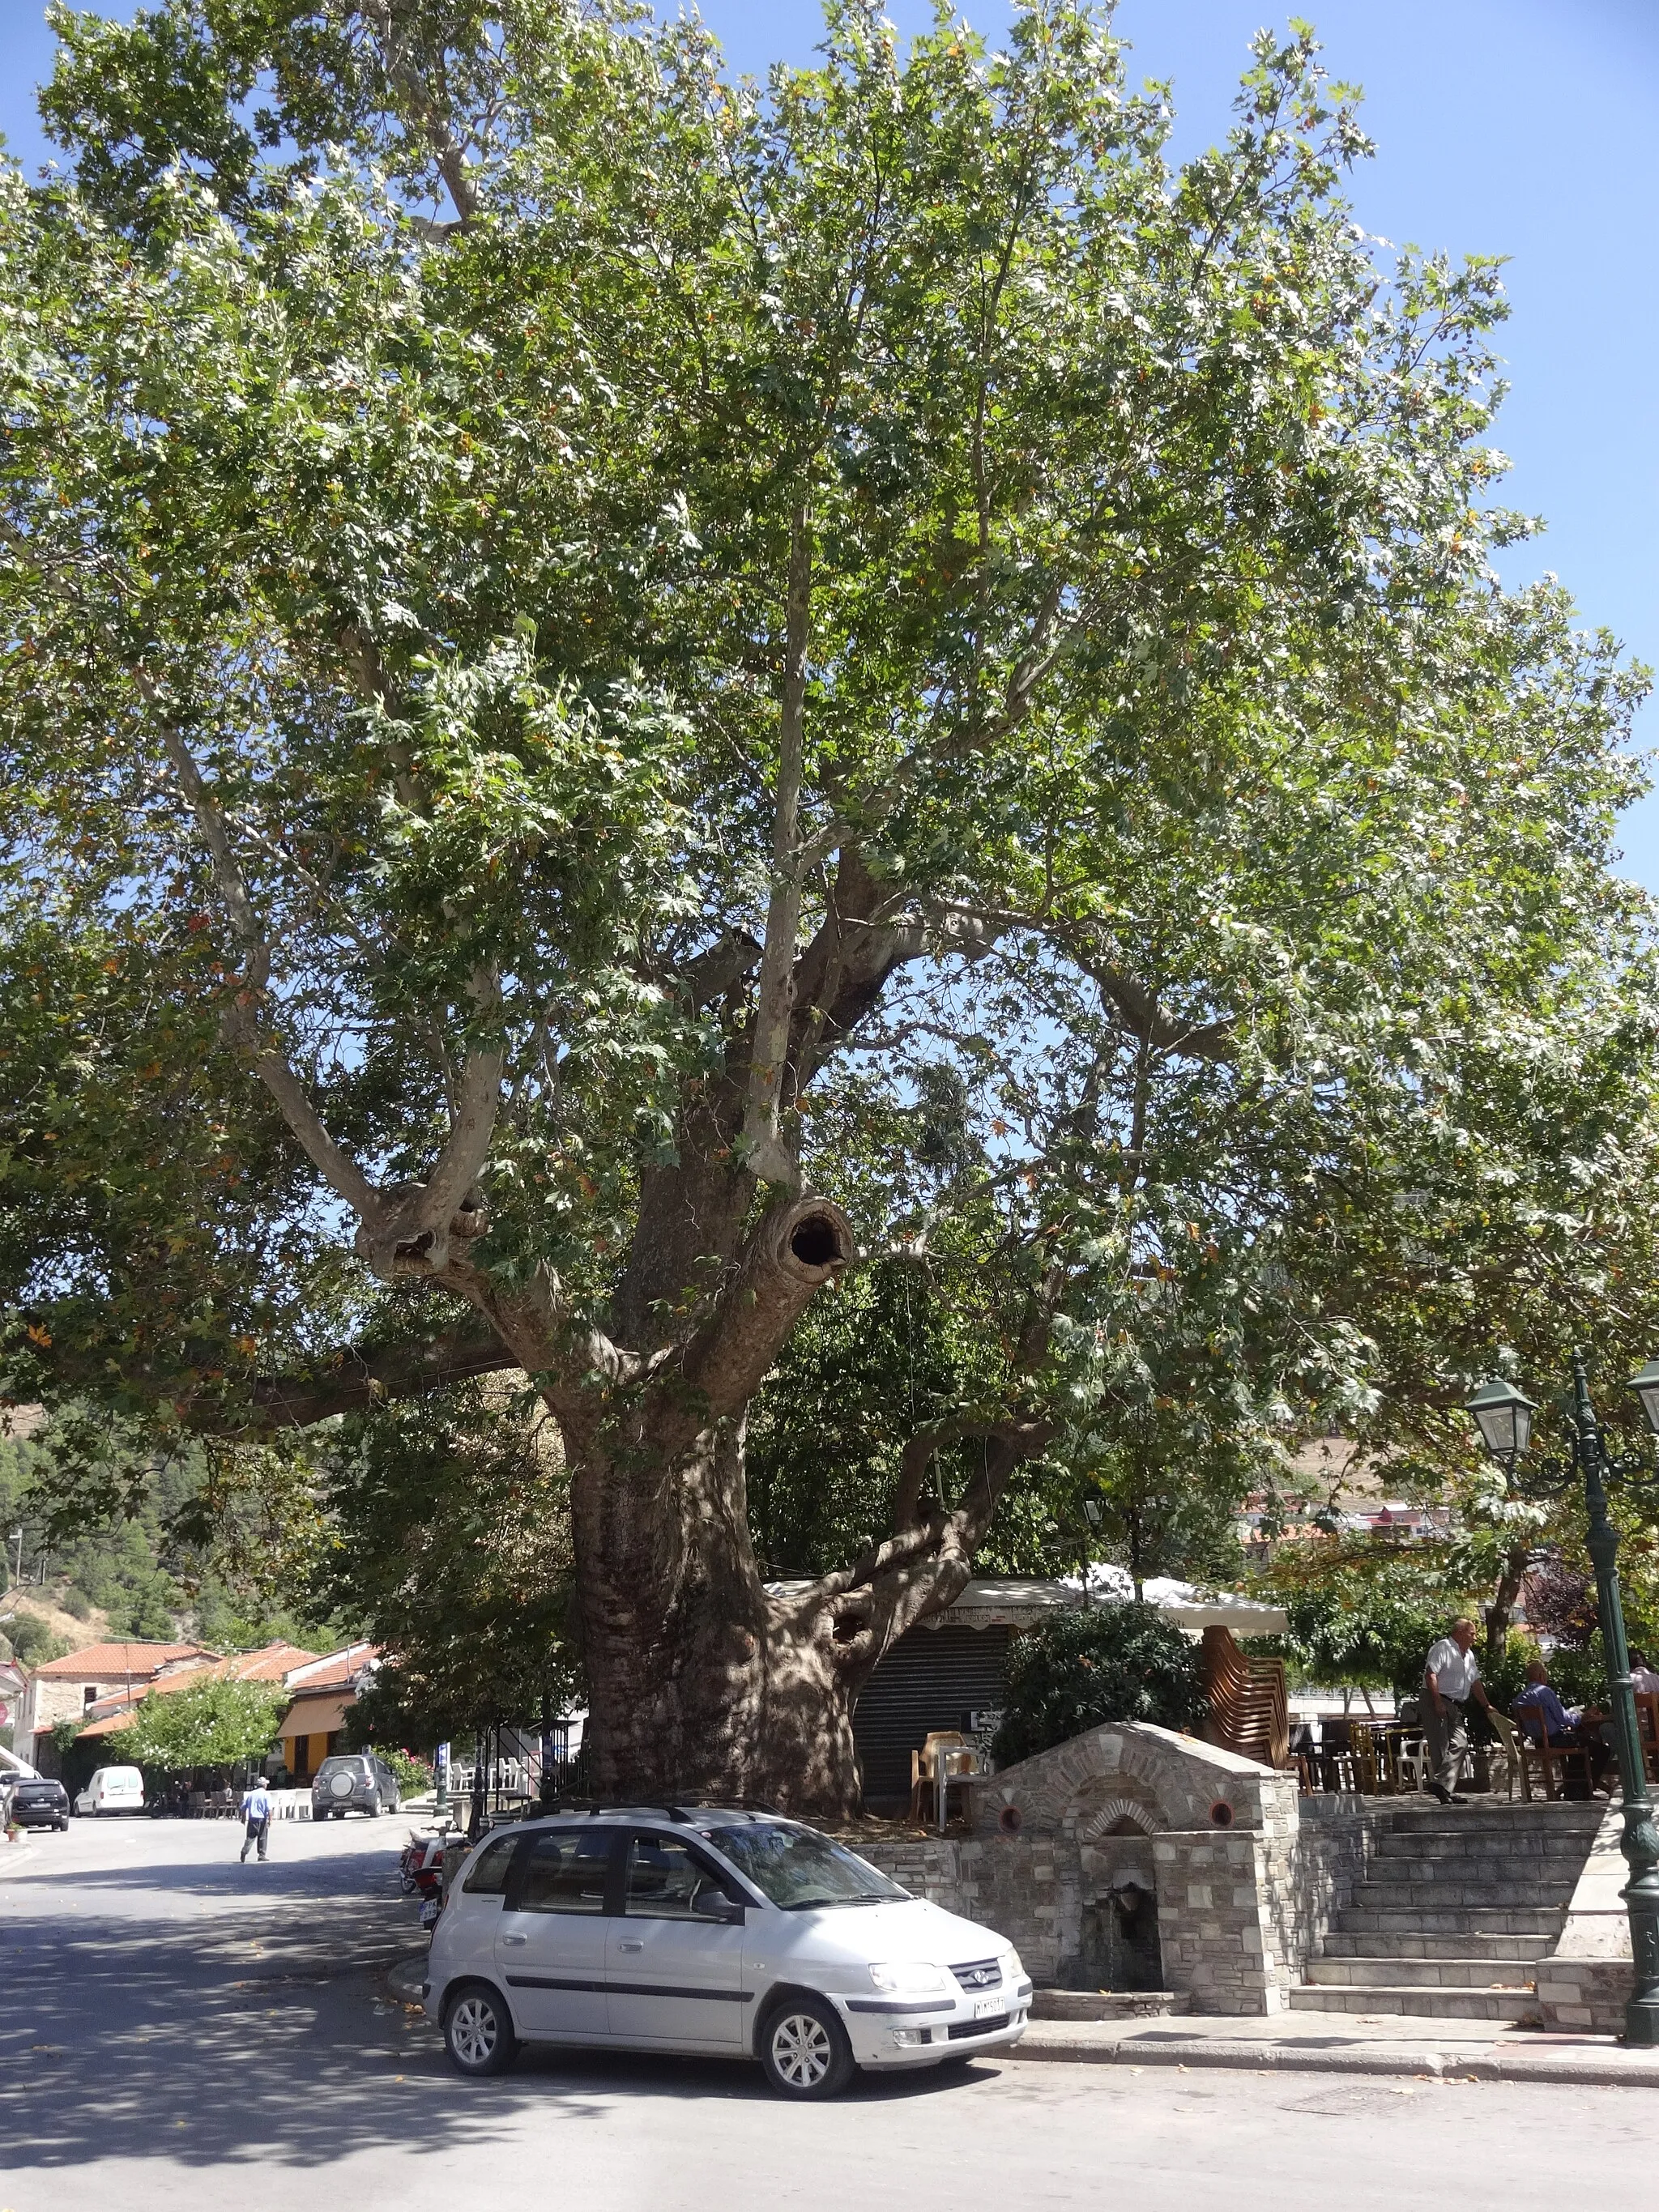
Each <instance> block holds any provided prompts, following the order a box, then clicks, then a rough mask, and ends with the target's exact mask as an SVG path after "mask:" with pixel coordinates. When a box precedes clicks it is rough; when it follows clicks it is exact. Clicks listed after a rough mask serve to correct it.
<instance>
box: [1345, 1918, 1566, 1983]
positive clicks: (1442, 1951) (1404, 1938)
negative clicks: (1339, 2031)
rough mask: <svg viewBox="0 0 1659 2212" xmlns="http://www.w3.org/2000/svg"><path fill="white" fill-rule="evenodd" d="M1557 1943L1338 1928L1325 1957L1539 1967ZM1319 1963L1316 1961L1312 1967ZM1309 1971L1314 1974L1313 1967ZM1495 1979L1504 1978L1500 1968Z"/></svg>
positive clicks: (1469, 1932) (1472, 1932)
mask: <svg viewBox="0 0 1659 2212" xmlns="http://www.w3.org/2000/svg"><path fill="white" fill-rule="evenodd" d="M1554 1940H1555V1938H1554V1936H1553V1935H1548V1936H1505V1935H1497V1936H1493V1935H1487V1934H1484V1933H1482V1932H1480V1931H1479V1930H1477V1929H1469V1928H1464V1929H1458V1930H1457V1932H1456V1933H1455V1934H1454V1935H1449V1936H1448V1935H1443V1936H1435V1935H1431V1934H1429V1933H1428V1931H1427V1930H1426V1929H1421V1928H1413V1929H1404V1930H1402V1931H1401V1932H1400V1933H1399V1934H1397V1935H1387V1934H1384V1933H1383V1931H1382V1930H1380V1929H1362V1930H1361V1931H1360V1932H1359V1933H1358V1934H1357V1935H1355V1934H1351V1933H1348V1932H1347V1931H1346V1930H1344V1929H1335V1928H1334V1929H1332V1930H1331V1932H1330V1933H1329V1935H1328V1936H1326V1938H1325V1956H1326V1957H1327V1958H1328V1959H1364V1960H1368V1961H1370V1962H1371V1963H1373V1964H1375V1965H1376V1966H1387V1965H1388V1964H1389V1962H1390V1961H1391V1960H1396V1959H1464V1960H1468V1961H1469V1963H1470V1964H1471V1965H1474V1964H1475V1963H1477V1962H1478V1961H1480V1960H1484V1959H1492V1960H1498V1961H1500V1962H1503V1963H1505V1964H1506V1963H1507V1962H1509V1961H1510V1960H1524V1961H1526V1962H1527V1963H1528V1965H1529V1966H1536V1965H1537V1963H1538V1961H1539V1960H1541V1959H1547V1957H1548V1956H1549V1953H1550V1946H1551V1944H1552V1943H1553V1942H1554ZM1318 1963H1319V1961H1318V1960H1314V1961H1313V1962H1312V1965H1313V1966H1317V1965H1318ZM1309 1971H1310V1972H1312V1966H1310V1969H1309ZM1492 1978H1493V1979H1494V1980H1499V1979H1501V1978H1502V1976H1501V1974H1499V1973H1498V1971H1497V1970H1496V1969H1494V1972H1493V1975H1492Z"/></svg>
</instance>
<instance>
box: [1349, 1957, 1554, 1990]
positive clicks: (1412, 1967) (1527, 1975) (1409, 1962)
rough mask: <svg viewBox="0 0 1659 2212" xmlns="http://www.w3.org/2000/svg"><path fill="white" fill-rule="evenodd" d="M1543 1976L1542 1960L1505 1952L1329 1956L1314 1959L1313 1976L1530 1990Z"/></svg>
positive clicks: (1387, 1984) (1416, 1986)
mask: <svg viewBox="0 0 1659 2212" xmlns="http://www.w3.org/2000/svg"><path fill="white" fill-rule="evenodd" d="M1537 1978H1538V1960H1537V1959H1535V1958H1528V1957H1521V1956H1517V1955H1516V1954H1508V1955H1505V1956H1503V1957H1492V1958H1480V1959H1465V1958H1438V1959H1431V1958H1424V1957H1418V1958H1412V1957H1408V1956H1407V1957H1401V1956H1396V1955H1391V1956H1389V1957H1388V1958H1384V1959H1376V1958H1346V1959H1342V1958H1329V1957H1327V1958H1323V1959H1311V1960H1309V1962H1308V1979H1309V1981H1310V1983H1311V1984H1314V1985H1315V1986H1316V1988H1320V1989H1330V1990H1403V1989H1413V1990H1493V1989H1502V1990H1524V1989H1530V1988H1531V1986H1532V1984H1533V1983H1534V1981H1536V1979H1537Z"/></svg>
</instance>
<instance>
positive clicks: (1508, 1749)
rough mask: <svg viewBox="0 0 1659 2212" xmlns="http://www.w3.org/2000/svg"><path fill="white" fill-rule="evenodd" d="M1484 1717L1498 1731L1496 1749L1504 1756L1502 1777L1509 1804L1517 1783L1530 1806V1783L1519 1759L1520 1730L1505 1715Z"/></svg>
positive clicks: (1513, 1798) (1523, 1764)
mask: <svg viewBox="0 0 1659 2212" xmlns="http://www.w3.org/2000/svg"><path fill="white" fill-rule="evenodd" d="M1486 1717H1487V1719H1488V1720H1490V1721H1491V1723H1492V1726H1493V1728H1495V1729H1497V1731H1498V1749H1499V1750H1500V1751H1501V1752H1502V1753H1503V1754H1504V1782H1505V1785H1506V1794H1507V1795H1508V1796H1509V1799H1510V1802H1511V1803H1513V1802H1514V1801H1515V1785H1516V1783H1517V1782H1519V1784H1521V1794H1522V1796H1523V1797H1524V1798H1525V1799H1526V1800H1527V1802H1528V1803H1529V1804H1530V1802H1532V1783H1531V1780H1530V1778H1529V1777H1528V1773H1527V1770H1526V1765H1525V1763H1524V1761H1523V1760H1522V1757H1521V1753H1520V1748H1519V1745H1520V1730H1519V1729H1517V1728H1516V1725H1515V1723H1514V1722H1513V1721H1512V1720H1511V1719H1510V1717H1509V1715H1508V1714H1507V1713H1498V1712H1491V1713H1488V1714H1487V1716H1486Z"/></svg>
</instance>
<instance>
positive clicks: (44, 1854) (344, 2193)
mask: <svg viewBox="0 0 1659 2212" xmlns="http://www.w3.org/2000/svg"><path fill="white" fill-rule="evenodd" d="M406 1826H407V1824H406V1823H405V1822H404V1821H403V1820H380V1821H377V1822H370V1821H368V1820H352V1821H350V1822H348V1823H346V1824H344V1825H337V1824H331V1825H330V1826H326V1827H321V1828H312V1827H309V1826H291V1827H288V1826H285V1827H283V1828H282V1829H281V1830H279V1831H278V1832H277V1834H276V1838H275V1842H274V1844H273V1857H272V1858H271V1859H270V1861H269V1862H268V1863H266V1864H265V1865H264V1866H263V1867H262V1866H260V1865H258V1863H250V1864H249V1865H247V1866H246V1867H241V1866H239V1865H238V1864H237V1862H236V1846H237V1844H238V1841H239V1840H240V1838H239V1837H238V1835H237V1833H236V1832H235V1831H234V1829H232V1828H231V1827H229V1826H227V1825H222V1824H220V1823H214V1822H184V1821H155V1822H152V1821H149V1820H136V1821H121V1822H110V1823H107V1824H95V1823H93V1822H91V1821H78V1822H76V1824H75V1825H74V1826H72V1827H71V1829H70V1832H69V1833H68V1834H67V1835H66V1836H57V1835H51V1836H41V1837H40V1838H37V1839H36V1841H35V1843H34V1844H33V1846H32V1848H31V1851H30V1857H29V1861H28V1865H29V1869H30V1871H29V1872H28V1873H27V1874H26V1875H21V1876H14V1877H12V1878H9V1879H5V1880H0V2212H207V2208H209V2207H213V2208H216V2212H217V2208H221V2207H223V2206H226V2205H229V2206H232V2207H236V2208H243V2207H246V2208H247V2212H302V2208H303V2212H325V2208H326V2209H327V2212H333V2208H335V2207H339V2208H343V2212H382V2208H386V2209H387V2212H390V2208H393V2207H396V2208H400V2212H428V2209H429V2212H474V2208H476V2212H508V2208H516V2207H519V2206H523V2205H530V2206H535V2207H543V2206H548V2207H552V2206H558V2205H561V2204H564V2203H576V2204H580V2206H581V2207H583V2208H584V2212H748V2208H749V2207H751V2206H752V2207H754V2208H755V2212H777V2208H788V2212H796V2209H797V2208H799V2212H848V2208H849V2207H851V2208H857V2207H866V2208H879V2207H882V2206H884V2205H890V2206H891V2207H893V2208H894V2209H895V2212H964V2208H977V2207H981V2206H984V2207H987V2208H990V2212H999V2208H1001V2207H1003V2206H1011V2205H1012V2206H1024V2205H1038V2206H1043V2207H1048V2206H1053V2207H1056V2208H1070V2207H1073V2206H1075V2207H1083V2206H1087V2207H1089V2208H1090V2212H1100V2208H1101V2207H1103V2206H1112V2207H1115V2206H1119V2205H1121V2206H1123V2207H1125V2208H1133V2212H1194V2208H1198V2207H1203V2206H1206V2205H1211V2204H1215V2205H1222V2206H1225V2208H1226V2212H1333V2208H1334V2212H1370V2208H1372V2207H1383V2206H1387V2207H1390V2208H1395V2207H1399V2208H1406V2207H1411V2208H1415V2207H1416V2206H1417V2205H1419V2204H1420V2203H1440V2202H1445V2203H1455V2205H1456V2207H1457V2212H1486V2208H1489V2207H1490V2208H1494V2212H1496V2208H1499V2207H1502V2208H1504V2212H1534V2208H1535V2212H1577V2208H1579V2207H1581V2206H1582V2207H1584V2208H1589V2206H1590V2204H1591V2203H1592V2202H1593V2201H1594V2202H1600V2201H1602V2200H1605V2199H1607V2198H1609V2197H1613V2196H1614V2195H1616V2194H1617V2193H1618V2192H1620V2191H1630V2192H1631V2194H1632V2197H1633V2198H1636V2199H1638V2201H1645V2200H1646V2198H1647V2197H1649V2196H1650V2193H1651V2190H1652V2185H1653V2176H1654V2171H1655V2163H1654V2146H1655V2142H1656V2139H1659V2097H1656V2095H1655V2093H1654V2092H1653V2091H1652V2090H1650V2089H1589V2090H1583V2089H1570V2088H1548V2087H1530V2086H1528V2087H1516V2086H1515V2085H1513V2084H1509V2083H1501V2082H1492V2083H1462V2082H1430V2081H1422V2082H1400V2081H1348V2080H1341V2081H1338V2080H1334V2079H1333V2078H1332V2077H1330V2076H1328V2075H1267V2074H1260V2075H1257V2074H1243V2075H1239V2074H1230V2073H1222V2072H1214V2073H1211V2072H1205V2071H1200V2070H1194V2071H1193V2072H1190V2073H1176V2072H1173V2071H1170V2070H1168V2069H1159V2068H1149V2069H1147V2070H1146V2072H1145V2073H1137V2072H1135V2071H1133V2069H1129V2068H1127V2067H1110V2068H1093V2067H1085V2066H1057V2065H1036V2064H1029V2063H1028V2064H1018V2063H1000V2064H994V2063H990V2062H988V2061H981V2062H980V2063H978V2064H976V2065H975V2066H974V2067H972V2068H970V2069H968V2070H966V2071H965V2072H963V2073H962V2074H957V2075H945V2074H935V2075H917V2076H913V2077H911V2078H910V2079H909V2080H908V2081H884V2082H874V2083H870V2084H868V2085H865V2086H861V2087H859V2088H858V2089H856V2090H855V2091H854V2093H853V2094H852V2095H851V2096H850V2097H848V2098H847V2099H846V2100H843V2101H842V2102H841V2103H839V2104H836V2105H829V2106H809V2107H805V2108H799V2107H793V2106H784V2105H781V2104H779V2103H777V2102H776V2101H775V2100H773V2099H772V2098H771V2097H769V2095H768V2094H767V2093H766V2092H765V2091H764V2089H763V2087H762V2085H761V2082H760V2079H759V2076H758V2075H757V2073H756V2072H755V2071H754V2069H751V2068H748V2067H743V2066H737V2065H729V2064H719V2063H713V2062H709V2063H694V2062H685V2061H683V2062H674V2061H666V2060H660V2059H651V2058H639V2057H629V2056H625V2055H621V2054H613V2055H610V2056H592V2057H589V2056H586V2055H580V2056H567V2055H564V2054H554V2053H547V2052H544V2053H539V2054H538V2053H531V2054H528V2055H527V2056H526V2057H525V2058H523V2059H521V2060H520V2064H519V2066H518V2068H517V2069H515V2070H514V2071H513V2073H512V2074H511V2075H507V2076H506V2077H505V2078H504V2079H502V2080H500V2081H486V2082H465V2081H459V2080H458V2079H456V2078H455V2077H454V2076H453V2075H451V2074H450V2073H449V2071H448V2069H447V2067H446V2065H445V2063H444V2060H443V2057H442V2053H441V2049H440V2047H439V2045H438V2041H437V2038H436V2037H435V2034H434V2033H433V2032H432V2030H431V2029H430V2028H429V2027H428V2026H427V2025H426V2023H425V2022H424V2021H422V2019H421V2018H420V2017H419V2015H417V2014H410V2012H408V2011H407V2010H406V2009H405V2008H404V2007H403V2006H401V2005H399V2004H397V2003H395V2002H393V2001H392V1999H391V1997H390V1996H389V1995H388V1993H387V1990H386V1983H385V1978H384V1968H385V1965H386V1961H387V1960H389V1959H390V1958H391V1957H392V1956H393V1955H394V1954H396V1953H397V1952H398V1951H399V1950H401V1949H407V1948H408V1947H409V1944H410V1940H411V1936H412V1935H413V1928H412V1920H413V1915H412V1909H411V1908H410V1906H409V1905H405V1904H404V1903H403V1901H402V1900H401V1899H399V1898H398V1894H397V1881H396V1854H397V1850H398V1846H399V1844H401V1842H402V1840H403V1837H404V1832H405V1829H406Z"/></svg>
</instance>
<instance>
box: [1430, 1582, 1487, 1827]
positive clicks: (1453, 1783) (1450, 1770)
mask: <svg viewBox="0 0 1659 2212" xmlns="http://www.w3.org/2000/svg"><path fill="white" fill-rule="evenodd" d="M1423 1695H1424V1700H1425V1703H1424V1713H1423V1718H1424V1722H1425V1727H1426V1729H1427V1734H1428V1739H1429V1759H1430V1762H1431V1765H1432V1766H1433V1768H1434V1779H1433V1780H1432V1781H1431V1783H1430V1784H1429V1788H1430V1789H1431V1790H1432V1791H1433V1792H1434V1795H1435V1796H1437V1798H1438V1799H1439V1800H1440V1802H1441V1803H1442V1804H1443V1805H1467V1804H1468V1802H1469V1801H1468V1798H1467V1797H1460V1796H1458V1794H1457V1778H1458V1776H1459V1775H1460V1774H1461V1773H1462V1769H1463V1761H1464V1759H1465V1758H1466V1757H1467V1756H1468V1748H1469V1723H1468V1712H1469V1699H1471V1698H1478V1699H1480V1703H1481V1704H1482V1705H1485V1706H1486V1711H1488V1712H1490V1711H1492V1706H1491V1705H1490V1703H1489V1702H1488V1700H1487V1697H1486V1685H1485V1683H1484V1682H1482V1680H1480V1661H1479V1660H1478V1659H1477V1658H1476V1657H1475V1656H1474V1622H1473V1621H1472V1620H1455V1621H1453V1623H1452V1626H1451V1634H1450V1635H1449V1636H1443V1637H1442V1638H1440V1641H1439V1642H1438V1643H1437V1644H1431V1646H1430V1649H1429V1659H1428V1664H1427V1666H1426V1667H1425V1668H1424V1670H1423Z"/></svg>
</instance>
